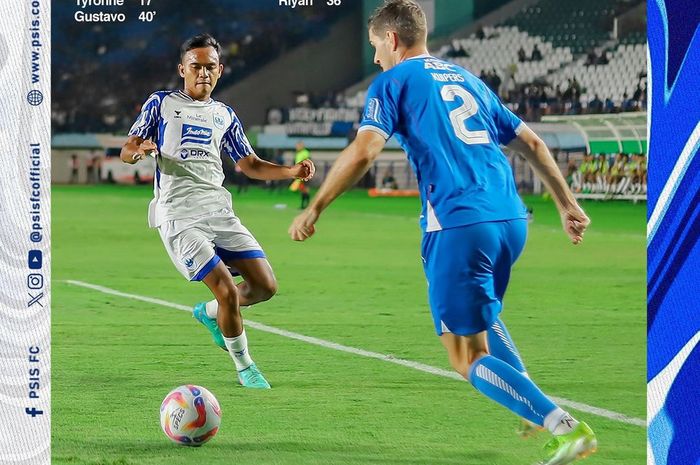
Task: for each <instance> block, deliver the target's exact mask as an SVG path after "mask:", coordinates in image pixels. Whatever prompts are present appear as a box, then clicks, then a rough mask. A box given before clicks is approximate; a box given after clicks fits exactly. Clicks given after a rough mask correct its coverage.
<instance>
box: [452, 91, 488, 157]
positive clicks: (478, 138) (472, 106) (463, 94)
mask: <svg viewBox="0 0 700 465" xmlns="http://www.w3.org/2000/svg"><path fill="white" fill-rule="evenodd" d="M440 95H441V96H442V99H443V100H444V101H446V102H453V101H454V100H455V97H459V98H460V99H462V104H461V105H460V106H458V107H457V108H455V109H454V110H452V111H451V112H450V121H451V122H452V128H453V129H454V130H455V134H456V135H457V137H459V139H460V140H461V141H462V142H464V143H465V144H469V145H472V144H488V143H489V142H490V141H489V134H488V132H486V131H470V130H469V129H467V126H466V124H465V123H466V121H467V120H468V119H469V118H471V117H472V116H474V115H476V113H477V112H478V111H479V104H478V103H476V100H475V99H474V97H473V96H472V94H470V93H469V92H467V91H466V90H465V89H464V88H463V87H461V86H457V85H448V86H445V87H443V88H442V90H441V91H440Z"/></svg>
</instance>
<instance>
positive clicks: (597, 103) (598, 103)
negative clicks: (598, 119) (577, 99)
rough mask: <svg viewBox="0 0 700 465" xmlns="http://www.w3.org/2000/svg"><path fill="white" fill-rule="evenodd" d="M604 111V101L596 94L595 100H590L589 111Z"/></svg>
mask: <svg viewBox="0 0 700 465" xmlns="http://www.w3.org/2000/svg"><path fill="white" fill-rule="evenodd" d="M602 112H603V101H602V100H601V99H600V97H598V94H595V96H594V97H593V100H591V101H590V102H588V113H602Z"/></svg>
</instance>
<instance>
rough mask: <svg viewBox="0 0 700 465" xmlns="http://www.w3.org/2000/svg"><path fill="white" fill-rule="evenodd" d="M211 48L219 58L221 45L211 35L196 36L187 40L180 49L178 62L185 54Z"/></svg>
mask: <svg viewBox="0 0 700 465" xmlns="http://www.w3.org/2000/svg"><path fill="white" fill-rule="evenodd" d="M204 47H213V48H214V50H216V54H217V55H219V57H221V45H220V44H219V42H218V41H217V40H216V39H215V38H214V36H212V35H211V34H208V33H204V34H197V35H196V36H193V37H190V38H189V39H187V40H186V41H185V42H184V43H183V44H182V46H181V47H180V60H182V57H184V56H185V53H187V52H189V51H190V50H192V49H195V48H204Z"/></svg>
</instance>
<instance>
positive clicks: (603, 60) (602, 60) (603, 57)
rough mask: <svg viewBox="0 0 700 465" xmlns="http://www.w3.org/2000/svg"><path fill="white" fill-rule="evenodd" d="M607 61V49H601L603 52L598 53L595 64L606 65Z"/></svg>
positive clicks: (608, 61)
mask: <svg viewBox="0 0 700 465" xmlns="http://www.w3.org/2000/svg"><path fill="white" fill-rule="evenodd" d="M608 63H610V60H608V52H607V50H603V53H602V54H601V55H600V58H598V62H597V64H599V65H607V64H608Z"/></svg>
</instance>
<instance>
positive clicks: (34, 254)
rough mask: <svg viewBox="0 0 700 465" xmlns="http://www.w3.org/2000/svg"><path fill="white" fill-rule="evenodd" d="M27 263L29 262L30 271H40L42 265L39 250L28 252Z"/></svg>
mask: <svg viewBox="0 0 700 465" xmlns="http://www.w3.org/2000/svg"><path fill="white" fill-rule="evenodd" d="M28 261H29V269H31V270H39V269H41V263H42V254H41V250H30V251H29V257H28Z"/></svg>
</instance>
